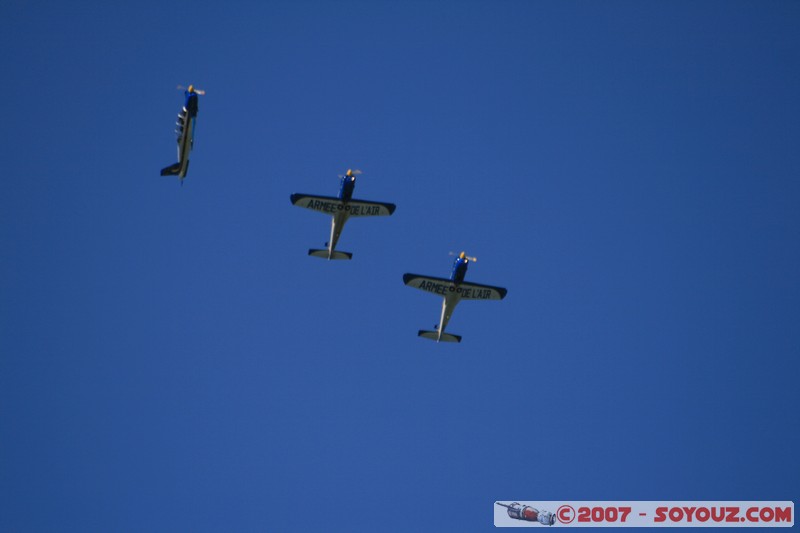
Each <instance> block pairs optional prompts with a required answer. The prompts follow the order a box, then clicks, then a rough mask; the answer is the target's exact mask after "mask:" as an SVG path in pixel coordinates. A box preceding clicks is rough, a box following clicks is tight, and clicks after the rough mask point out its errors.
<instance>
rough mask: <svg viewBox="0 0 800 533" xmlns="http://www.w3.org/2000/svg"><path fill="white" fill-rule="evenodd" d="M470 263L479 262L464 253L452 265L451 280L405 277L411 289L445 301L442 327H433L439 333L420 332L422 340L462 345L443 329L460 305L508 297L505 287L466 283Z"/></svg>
mask: <svg viewBox="0 0 800 533" xmlns="http://www.w3.org/2000/svg"><path fill="white" fill-rule="evenodd" d="M470 261H477V258H475V257H469V256H468V255H467V254H465V253H464V252H461V253H460V254H459V255H458V257H456V260H455V262H454V263H453V271H452V273H451V274H450V279H445V278H435V277H432V276H420V275H419V274H403V283H405V284H406V285H408V286H409V287H414V288H415V289H420V290H423V291H426V292H430V293H431V294H438V295H440V296H441V297H442V298H443V299H444V300H443V301H442V317H441V318H440V319H439V324H437V325H436V326H434V328H435V329H436V331H427V330H422V329H421V330H419V332H418V333H417V335H418V336H419V337H423V338H425V339H431V340H435V341H436V342H440V341H444V342H461V336H460V335H452V334H450V333H445V332H444V328H445V327H446V326H447V323H448V322H449V321H450V316H451V315H452V314H453V310H454V309H455V308H456V305H458V302H460V301H461V300H502V299H503V298H505V297H506V293H507V292H508V291H507V290H506V289H504V288H502V287H493V286H491V285H481V284H478V283H466V282H465V281H464V276H465V275H466V274H467V266H468V265H469V262H470Z"/></svg>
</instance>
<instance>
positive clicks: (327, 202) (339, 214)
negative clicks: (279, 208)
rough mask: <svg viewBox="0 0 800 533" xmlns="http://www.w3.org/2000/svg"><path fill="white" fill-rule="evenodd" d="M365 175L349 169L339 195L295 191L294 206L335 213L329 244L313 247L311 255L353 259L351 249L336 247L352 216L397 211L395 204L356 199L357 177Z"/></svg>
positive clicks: (329, 258)
mask: <svg viewBox="0 0 800 533" xmlns="http://www.w3.org/2000/svg"><path fill="white" fill-rule="evenodd" d="M359 174H361V171H360V170H348V171H347V173H346V174H345V175H344V176H339V177H340V178H341V180H342V181H341V185H340V187H339V196H338V197H336V198H335V197H333V196H317V195H311V194H298V193H295V194H293V195H291V196H290V197H289V199H290V200H291V201H292V205H296V206H298V207H305V208H306V209H311V210H312V211H317V212H319V213H323V214H326V215H330V216H331V236H330V240H328V242H326V243H325V249H315V248H312V249H310V250H309V251H308V255H310V256H313V257H322V258H324V259H328V260H331V259H352V257H353V254H352V253H350V252H339V251H337V250H336V243H337V242H339V235H341V233H342V229H344V225H345V223H346V222H347V221H348V219H349V218H350V217H380V216H386V217H388V216H389V215H391V214H392V213H394V210H395V205H394V204H390V203H386V202H372V201H367V200H354V199H353V190H354V189H355V187H356V176H357V175H359Z"/></svg>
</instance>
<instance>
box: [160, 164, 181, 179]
mask: <svg viewBox="0 0 800 533" xmlns="http://www.w3.org/2000/svg"><path fill="white" fill-rule="evenodd" d="M180 171H181V164H180V163H175V164H174V165H170V166H168V167H164V168H162V169H161V175H162V176H177V175H178V174H179V173H180Z"/></svg>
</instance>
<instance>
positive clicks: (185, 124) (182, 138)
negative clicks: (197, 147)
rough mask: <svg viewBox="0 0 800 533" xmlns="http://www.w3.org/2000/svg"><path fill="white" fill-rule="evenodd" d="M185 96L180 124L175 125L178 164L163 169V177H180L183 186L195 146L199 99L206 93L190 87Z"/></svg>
mask: <svg viewBox="0 0 800 533" xmlns="http://www.w3.org/2000/svg"><path fill="white" fill-rule="evenodd" d="M184 94H185V95H186V103H184V105H183V109H182V110H181V112H180V113H178V122H176V123H175V133H176V134H177V135H178V162H177V163H175V164H174V165H170V166H168V167H166V168H162V169H161V175H162V176H178V177H179V178H180V179H181V185H183V178H185V177H186V172H187V171H188V170H189V152H191V151H192V146H193V145H194V127H195V122H196V121H197V98H198V96H200V95H203V94H206V93H205V91H200V90H198V89H195V88H194V86H192V85H189V88H188V89H186V92H185V93H184Z"/></svg>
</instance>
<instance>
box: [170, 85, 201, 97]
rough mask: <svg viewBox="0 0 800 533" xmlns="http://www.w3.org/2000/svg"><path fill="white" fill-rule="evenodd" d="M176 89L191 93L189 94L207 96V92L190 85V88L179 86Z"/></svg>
mask: <svg viewBox="0 0 800 533" xmlns="http://www.w3.org/2000/svg"><path fill="white" fill-rule="evenodd" d="M175 88H176V89H178V90H179V91H189V92H192V93H197V94H199V95H200V96H203V95H204V94H206V92H205V91H201V90H200V89H195V88H194V86H193V85H189V87H184V86H183V85H178V86H177V87H175Z"/></svg>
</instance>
